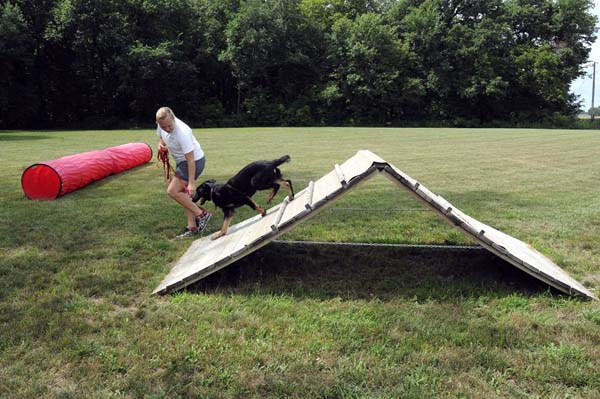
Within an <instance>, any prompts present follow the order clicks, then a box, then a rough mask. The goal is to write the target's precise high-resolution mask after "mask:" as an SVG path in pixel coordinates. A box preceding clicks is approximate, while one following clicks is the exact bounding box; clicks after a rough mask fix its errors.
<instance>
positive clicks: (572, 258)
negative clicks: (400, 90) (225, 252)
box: [0, 128, 600, 398]
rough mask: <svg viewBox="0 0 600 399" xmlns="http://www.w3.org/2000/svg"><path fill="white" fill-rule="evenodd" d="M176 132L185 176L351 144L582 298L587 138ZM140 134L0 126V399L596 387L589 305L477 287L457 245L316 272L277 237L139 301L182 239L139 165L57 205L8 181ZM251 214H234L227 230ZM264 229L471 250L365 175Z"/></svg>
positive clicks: (336, 155) (518, 393)
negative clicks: (277, 245)
mask: <svg viewBox="0 0 600 399" xmlns="http://www.w3.org/2000/svg"><path fill="white" fill-rule="evenodd" d="M195 133H196V136H197V137H198V139H199V141H200V142H201V144H202V146H203V148H204V150H205V152H206V154H207V166H206V169H205V172H204V174H203V176H202V177H201V179H202V178H215V179H217V180H218V181H221V182H222V181H225V180H226V179H227V178H228V177H230V176H231V175H233V174H234V173H235V172H236V171H237V170H239V169H240V168H241V167H243V166H244V165H245V164H246V163H248V162H250V161H253V160H256V159H267V158H276V157H279V156H281V155H284V154H289V155H290V156H291V158H292V161H291V162H290V163H288V164H285V165H283V166H282V170H283V171H284V174H285V176H286V177H288V178H290V179H291V180H292V181H293V182H294V186H295V188H296V191H300V190H301V189H302V188H304V187H305V186H306V185H307V184H308V182H309V181H311V180H316V179H318V178H319V177H321V176H322V175H324V174H325V173H327V172H329V171H330V170H331V169H332V168H333V166H334V164H335V163H342V162H344V161H345V160H346V159H348V158H350V157H351V156H353V155H354V154H355V153H356V151H358V150H360V149H369V150H371V151H373V152H375V153H376V154H378V155H379V156H381V157H382V158H383V159H385V160H386V161H388V162H390V163H392V164H394V165H395V166H396V167H398V168H399V169H401V170H402V171H404V172H405V173H407V174H408V175H410V176H412V177H413V178H415V179H417V180H419V181H420V182H421V183H422V184H424V185H425V186H427V187H428V188H429V189H430V190H431V191H433V192H435V193H437V194H439V195H441V196H443V197H444V198H446V199H447V200H448V201H450V202H451V203H453V204H454V205H455V206H456V207H457V208H459V209H461V210H462V211H463V212H465V213H467V214H469V215H471V216H472V217H475V218H476V219H479V220H481V221H482V222H484V223H487V224H490V225H492V226H494V227H496V228H498V229H499V230H501V231H504V232H505V233H508V234H510V235H513V236H515V237H517V238H519V239H521V240H523V241H525V242H527V243H530V244H531V245H532V246H533V247H534V248H536V249H538V250H539V251H541V252H542V253H544V254H545V255H547V256H548V257H550V258H551V259H553V260H554V261H555V262H556V263H557V264H559V265H560V266H561V267H562V268H563V269H565V270H566V271H568V272H569V273H570V274H571V275H572V276H573V277H574V278H576V279H577V280H578V281H580V282H582V283H583V284H584V285H585V286H586V287H587V288H589V289H591V290H592V291H593V292H594V293H595V294H596V295H599V294H600V198H599V197H600V195H599V194H600V132H598V131H584V130H577V131H576V130H534V129H521V130H519V129H506V130H504V129H417V128H414V129H413V128H406V129H391V128H390V129H378V128H243V129H195ZM156 141H157V139H156V135H155V132H154V131H153V130H152V129H146V130H127V131H68V132H62V131H52V132H37V131H1V132H0V147H1V149H2V152H1V155H0V159H1V161H2V162H1V165H2V173H1V174H0V397H2V398H112V397H118V398H142V397H145V398H180V397H181V398H434V397H436V398H437V397H439V398H495V397H497V398H506V397H515V398H600V304H599V303H597V302H596V303H594V302H588V301H583V300H580V299H577V298H571V297H568V296H565V295H561V294H560V293H558V292H557V291H555V290H549V289H547V288H546V287H544V286H542V287H540V286H539V285H538V286H536V287H535V288H532V286H531V282H526V281H525V279H523V280H524V281H523V282H522V283H521V282H520V280H519V278H517V279H514V278H513V279H512V280H511V281H510V282H508V280H504V279H503V278H502V277H501V276H500V277H498V275H497V274H494V277H493V278H492V277H486V275H485V273H480V272H481V271H482V270H485V269H486V267H489V265H488V261H485V260H482V261H478V260H477V259H475V260H474V259H471V257H472V256H473V255H471V254H470V253H465V254H463V255H460V256H458V255H452V256H450V255H449V253H446V252H444V251H439V252H438V255H437V257H427V258H419V257H418V256H413V257H403V258H400V257H399V258H398V259H399V260H397V261H396V260H395V259H393V258H390V256H389V252H386V251H383V250H382V251H377V250H374V249H372V248H368V249H365V251H369V252H368V254H367V255H362V256H361V255H360V254H357V253H356V252H352V251H350V250H348V251H345V250H341V251H338V252H337V253H336V254H335V255H334V258H333V259H331V258H329V259H327V260H326V261H322V262H321V261H320V254H319V252H318V251H317V250H297V251H295V252H294V250H293V247H294V246H291V248H292V249H291V250H290V251H289V252H290V253H289V255H287V256H281V257H277V256H269V254H268V253H267V254H263V255H258V256H257V257H255V258H254V261H253V262H252V263H249V264H248V265H247V269H249V268H251V267H255V265H256V264H259V265H260V267H261V269H260V273H259V272H258V271H256V270H254V271H253V270H241V269H243V268H238V271H237V272H236V273H234V274H232V273H229V274H228V272H227V269H225V270H223V271H221V272H219V273H216V274H215V275H213V276H211V278H210V281H209V282H201V283H199V284H196V285H194V286H192V287H191V288H190V289H189V290H186V291H184V292H181V293H177V294H172V295H167V296H163V297H153V296H150V293H151V292H152V290H153V289H154V287H156V285H157V284H158V283H159V282H160V281H161V280H162V278H163V277H164V276H165V275H166V274H167V273H168V271H169V268H170V266H171V265H172V264H173V262H175V261H176V260H177V259H178V258H179V257H180V256H181V255H182V254H183V253H184V252H185V251H186V249H187V248H188V247H189V245H190V241H171V238H173V236H174V235H176V234H178V233H179V232H180V231H181V229H182V228H183V227H184V223H185V222H184V218H183V214H182V211H181V210H180V208H179V207H178V206H176V205H175V204H174V203H173V202H172V201H171V200H169V199H168V198H167V196H166V193H165V190H166V185H165V182H164V181H163V180H162V170H161V169H160V168H159V167H158V166H157V164H156V163H155V162H152V163H149V164H147V165H144V166H141V167H138V168H136V169H133V170H130V171H127V172H124V173H122V174H120V175H117V176H111V177H109V178H107V179H104V180H102V181H99V182H95V183H93V184H91V185H89V186H87V187H85V188H84V189H81V190H78V191H76V192H73V193H70V194H68V195H66V196H64V197H62V198H60V199H58V200H56V201H30V200H28V199H26V198H25V196H24V194H23V192H22V190H21V187H20V178H21V174H22V172H23V170H24V169H25V168H26V167H27V166H29V165H31V164H33V163H36V162H42V161H47V160H52V159H55V158H59V157H61V156H65V155H70V154H74V153H79V152H85V151H91V150H96V149H102V148H106V147H110V146H114V145H119V144H124V143H128V142H147V143H149V144H150V145H151V146H152V147H153V148H155V147H156ZM266 195H267V193H266V192H259V193H258V194H257V195H256V196H255V199H257V200H258V202H259V203H261V204H265V198H266ZM283 196H284V193H283V191H282V192H281V193H280V194H279V195H278V197H277V199H276V200H281V199H283ZM209 207H210V208H212V205H209ZM253 214H254V213H253V211H252V210H250V209H240V210H239V212H238V214H237V216H236V219H234V223H235V222H239V221H241V220H243V219H245V218H246V217H250V216H252V215H253ZM220 222H221V215H220V214H218V213H217V215H216V217H214V218H213V219H212V220H211V223H210V225H209V230H213V231H214V230H216V229H218V228H219V226H220ZM282 239H287V240H309V241H330V242H370V243H404V244H441V245H445V244H472V243H471V242H470V241H468V239H467V238H466V237H464V236H463V234H462V233H461V232H460V231H458V230H455V229H453V228H452V227H450V226H449V225H448V224H447V223H446V222H444V221H443V220H441V219H440V218H438V217H437V216H436V215H435V214H433V212H430V211H428V210H427V209H425V208H424V207H423V206H422V205H420V204H419V203H418V202H417V201H416V200H414V199H413V198H412V197H410V196H409V195H408V194H407V193H405V192H404V191H402V190H399V189H398V188H397V187H396V186H394V185H393V184H391V183H390V182H389V181H388V180H387V179H385V178H382V177H376V178H374V179H371V180H369V181H368V182H366V183H365V184H364V185H362V186H361V187H358V188H357V189H356V190H355V191H352V192H350V193H348V195H346V196H344V197H342V198H341V199H340V200H339V201H337V202H335V203H334V204H333V205H332V206H331V207H330V208H328V209H327V210H325V211H323V212H322V213H320V214H319V215H317V216H315V217H314V218H312V219H310V220H309V221H307V222H306V223H303V224H301V225H299V226H298V227H296V228H295V229H293V230H292V231H290V232H289V233H287V234H286V235H284V236H283V237H282ZM268 248H269V247H268V246H267V247H266V248H265V249H268ZM353 251H355V250H353ZM257 254H260V252H257ZM330 256H331V255H330ZM461 256H462V258H461ZM324 258H325V256H324ZM401 259H403V260H401ZM406 259H408V260H406ZM486 259H487V258H486ZM320 262H321V263H320ZM406 262H408V263H406ZM450 262H452V265H451V268H453V267H455V266H456V268H457V273H455V275H453V274H452V273H450V274H448V270H447V269H448V265H450ZM463 263H464V264H463ZM269 264H272V265H269ZM270 266H273V267H271V268H270ZM232 267H235V265H232ZM438 268H439V273H442V270H444V271H443V273H446V274H444V276H443V277H439V276H438ZM307 270H309V272H306V271H307ZM459 270H460V272H458V271H459ZM470 270H471V271H470ZM474 276H476V277H474ZM407 282H410V283H407Z"/></svg>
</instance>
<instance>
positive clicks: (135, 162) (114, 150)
mask: <svg viewBox="0 0 600 399" xmlns="http://www.w3.org/2000/svg"><path fill="white" fill-rule="evenodd" d="M151 159H152V149H151V148H150V146H149V145H148V144H146V143H129V144H123V145H120V146H117V147H110V148H106V149H104V150H98V151H89V152H84V153H81V154H75V155H69V156H66V157H62V158H58V159H55V160H52V161H48V162H42V163H38V164H34V165H31V166H30V167H28V168H27V169H25V171H24V172H23V175H22V176H21V187H22V188H23V192H24V193H25V195H26V196H27V198H29V199H44V200H52V199H56V198H58V197H60V196H62V195H65V194H67V193H70V192H71V191H73V190H77V189H79V188H81V187H84V186H86V185H88V184H90V183H91V182H93V181H96V180H100V179H103V178H105V177H107V176H110V175H112V174H117V173H121V172H123V171H125V170H127V169H131V168H134V167H136V166H139V165H142V164H144V163H147V162H149V161H150V160H151Z"/></svg>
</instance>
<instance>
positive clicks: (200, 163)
mask: <svg viewBox="0 0 600 399" xmlns="http://www.w3.org/2000/svg"><path fill="white" fill-rule="evenodd" d="M204 163H205V158H204V157H202V158H200V159H199V160H197V161H196V176H195V177H194V179H197V178H198V176H200V174H201V173H202V171H203V170H204ZM175 175H177V177H179V178H180V179H183V180H185V181H188V163H187V161H181V162H177V167H176V168H175Z"/></svg>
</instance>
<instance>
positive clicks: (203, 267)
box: [153, 150, 598, 300]
mask: <svg viewBox="0 0 600 399" xmlns="http://www.w3.org/2000/svg"><path fill="white" fill-rule="evenodd" d="M377 174H382V175H383V176H385V177H387V178H388V179H389V180H391V181H392V182H393V183H394V184H396V185H397V186H398V187H399V188H402V189H405V190H407V191H408V192H409V193H410V194H411V195H413V196H414V197H415V198H416V199H418V200H419V201H421V202H423V203H424V204H425V205H427V206H428V207H429V208H430V209H431V210H433V211H435V212H436V213H437V214H438V215H439V216H441V217H442V218H444V219H445V220H446V221H448V222H449V223H450V224H451V225H453V226H455V227H456V228H457V229H459V230H461V231H462V232H463V233H465V234H466V235H467V236H469V237H470V238H472V239H473V240H474V241H475V242H477V243H479V244H480V245H481V246H482V247H484V248H485V249H487V250H488V251H490V252H491V253H493V254H495V255H496V256H498V257H500V258H502V259H503V260H505V261H507V262H509V263H510V264H512V265H513V266H516V267H518V268H519V269H521V270H522V271H524V272H526V273H528V274H529V275H531V276H533V277H535V278H537V279H539V280H541V281H543V282H545V283H546V284H548V285H550V286H552V287H554V288H556V289H558V290H559V291H562V292H565V293H567V294H569V295H577V296H582V297H584V298H587V299H595V300H598V298H597V297H596V296H595V295H594V294H593V293H592V292H591V291H589V290H588V289H587V288H585V287H584V286H583V285H581V284H580V283H579V282H577V281H576V280H574V279H573V278H572V277H571V276H569V274H568V273H567V272H565V271H564V270H563V269H561V268H560V267H559V266H557V265H556V264H554V263H553V262H552V261H551V260H550V259H548V258H547V257H545V256H544V255H542V254H541V253H540V252H538V251H536V250H535V249H533V248H532V247H531V246H529V245H528V244H526V243H524V242H522V241H520V240H518V239H516V238H514V237H512V236H509V235H507V234H504V233H502V232H501V231H498V230H496V229H494V228H492V227H491V226H488V225H486V224H484V223H481V222H480V221H478V220H476V219H473V218H472V217H470V216H468V215H466V214H464V213H463V212H461V211H460V210H458V209H457V208H456V207H455V206H454V205H452V204H451V203H449V202H448V201H446V200H445V199H444V198H442V197H441V196H439V195H437V194H434V193H432V192H431V191H429V190H428V189H427V188H426V187H425V186H423V185H422V184H421V183H419V182H418V181H416V180H414V179H413V178H411V177H410V176H408V175H406V174H404V173H403V172H402V171H400V170H399V169H397V168H396V167H395V166H393V165H391V164H389V163H387V162H386V161H384V160H383V159H381V158H380V157H378V156H377V155H375V154H373V153H372V152H370V151H366V150H362V151H358V152H357V154H356V155H355V156H354V157H352V158H350V159H349V160H347V161H346V162H344V163H343V164H341V165H337V164H336V165H335V166H334V169H333V170H332V171H331V172H329V173H328V174H326V175H325V176H323V177H321V178H320V179H319V180H317V181H315V182H310V183H309V185H308V187H306V188H305V189H303V190H302V191H300V192H298V193H297V194H296V197H295V198H294V200H293V201H288V198H286V199H285V200H284V201H283V202H281V203H280V204H278V205H276V206H274V207H272V208H271V209H269V210H268V211H267V216H265V217H261V216H260V215H256V216H255V217H252V218H250V219H246V220H244V221H242V222H240V223H238V224H236V225H234V226H231V227H230V228H229V231H228V233H227V235H226V236H224V237H222V238H219V239H217V240H214V241H213V240H211V239H210V237H208V236H207V237H203V238H201V239H198V240H196V241H194V242H193V243H192V245H191V246H190V248H189V249H188V251H187V252H186V253H185V254H184V255H183V256H182V257H181V258H180V259H179V261H178V262H177V263H176V264H175V265H174V266H173V268H172V269H171V271H170V273H169V274H168V275H167V276H166V277H165V278H164V279H163V280H162V282H161V283H160V284H159V285H158V287H156V289H155V290H154V291H153V294H165V293H168V292H172V291H176V290H179V289H181V288H184V287H186V286H188V285H190V284H192V283H194V282H196V281H198V280H200V279H202V278H204V277H206V276H208V275H210V274H212V273H214V272H216V271H217V270H220V269H222V268H223V267H225V266H227V265H230V264H231V263H233V262H235V261H236V260H238V259H241V258H243V257H245V256H247V255H248V254H250V253H252V252H254V251H256V250H257V249H259V248H261V247H263V246H265V245H266V244H268V243H270V242H271V241H273V240H275V239H276V238H277V237H279V236H281V235H282V234H284V233H285V232H287V231H288V230H290V229H291V228H293V227H294V226H295V225H297V224H298V223H301V222H302V221H304V220H306V219H308V218H310V217H312V216H314V215H315V214H317V213H318V212H319V211H320V210H323V209H324V208H325V207H326V205H329V204H330V203H331V202H332V201H335V200H336V199H337V198H339V197H340V196H341V195H343V194H345V193H346V192H348V191H350V190H352V189H354V188H356V187H357V186H358V185H359V184H360V183H361V182H364V181H366V180H367V179H368V178H370V177H373V176H374V175H377Z"/></svg>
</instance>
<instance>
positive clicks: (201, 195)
mask: <svg viewBox="0 0 600 399" xmlns="http://www.w3.org/2000/svg"><path fill="white" fill-rule="evenodd" d="M215 184H217V182H216V181H215V180H214V179H210V180H207V181H205V182H203V183H202V184H200V185H199V186H198V187H196V194H194V198H192V201H194V202H198V200H201V201H200V205H203V204H204V203H205V202H206V201H210V198H211V196H210V192H211V190H212V188H213V187H214V185H215Z"/></svg>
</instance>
